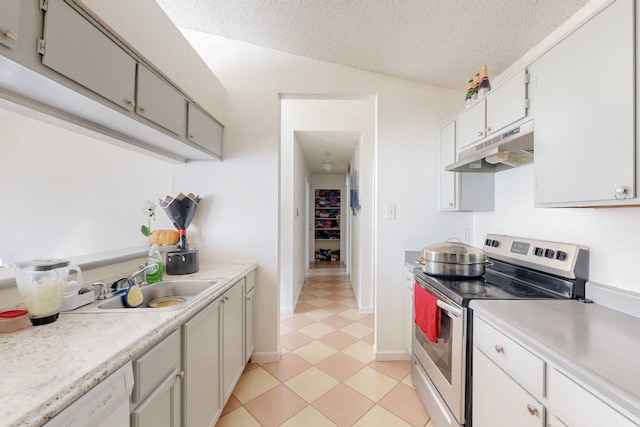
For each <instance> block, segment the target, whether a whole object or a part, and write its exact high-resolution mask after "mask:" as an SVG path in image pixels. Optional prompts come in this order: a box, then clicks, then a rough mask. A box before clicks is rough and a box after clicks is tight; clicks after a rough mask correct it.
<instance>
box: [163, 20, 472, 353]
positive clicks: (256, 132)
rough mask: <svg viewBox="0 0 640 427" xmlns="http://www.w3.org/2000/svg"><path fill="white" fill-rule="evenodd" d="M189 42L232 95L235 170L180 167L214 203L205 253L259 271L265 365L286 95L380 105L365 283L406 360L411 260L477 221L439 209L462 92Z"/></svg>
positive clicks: (227, 147)
mask: <svg viewBox="0 0 640 427" xmlns="http://www.w3.org/2000/svg"><path fill="white" fill-rule="evenodd" d="M186 35H187V38H188V39H189V40H190V41H191V42H192V44H193V45H194V47H195V48H196V50H198V52H199V53H200V54H201V55H202V56H203V58H204V59H205V62H207V63H208V64H209V65H210V67H211V68H212V69H213V71H214V72H215V74H216V75H217V76H218V78H219V79H220V81H221V82H222V83H223V85H224V86H225V88H226V113H225V114H226V123H225V124H226V126H227V127H226V128H225V135H224V138H225V142H224V158H225V161H224V162H222V163H221V164H215V165H203V164H192V165H186V166H178V167H176V176H175V178H176V184H177V185H184V186H189V187H190V188H193V190H191V191H194V190H197V191H199V192H200V193H201V194H205V195H206V196H208V197H210V199H211V201H212V206H211V215H210V216H209V217H208V218H207V219H206V222H207V223H206V227H207V241H205V242H203V244H201V245H200V247H201V249H203V251H204V252H205V253H206V254H207V255H211V256H213V257H214V258H216V259H221V260H250V261H256V262H258V264H259V270H258V278H257V279H258V280H257V295H256V296H257V316H258V319H259V322H258V325H257V327H258V331H257V337H258V342H257V352H258V354H257V356H259V357H260V356H264V357H265V358H267V357H272V356H274V355H275V354H277V351H278V348H277V345H278V344H277V335H278V327H279V326H278V319H279V316H278V313H279V291H280V283H279V274H278V269H279V260H278V257H277V254H278V250H279V246H278V245H279V244H278V236H279V230H278V228H277V226H275V224H278V214H279V207H278V206H279V205H278V197H279V195H278V188H279V182H278V177H279V167H280V166H279V163H278V158H279V136H280V129H279V126H280V115H279V114H280V113H279V111H280V110H279V108H280V105H279V101H280V94H283V93H285V94H294V93H299V94H346V95H347V96H357V95H368V96H373V97H377V103H378V127H377V135H376V138H377V148H376V149H377V153H376V158H377V159H378V160H377V164H375V165H374V168H375V169H374V172H376V173H375V174H374V176H377V189H378V191H377V198H378V200H377V202H376V200H374V198H373V197H369V196H368V194H373V183H372V186H371V188H363V189H362V190H363V193H362V194H363V197H362V198H363V200H362V206H363V211H362V212H363V213H364V212H368V214H369V215H371V218H372V222H371V225H372V226H374V227H375V231H376V233H377V240H376V241H371V242H365V249H366V250H369V251H371V253H375V256H376V258H375V259H376V263H375V266H374V270H373V272H372V274H370V275H368V276H363V277H362V280H363V281H369V282H370V283H374V289H376V291H375V292H376V294H375V297H374V304H375V310H376V314H377V316H376V317H377V319H378V320H377V325H376V326H377V329H376V349H377V351H378V353H379V354H384V357H392V356H393V355H395V354H398V353H402V354H406V349H404V343H403V342H402V334H399V333H398V331H399V330H401V329H402V328H403V327H404V325H403V324H402V315H401V312H402V301H401V286H402V279H403V272H404V251H405V250H406V249H415V248H421V247H422V246H425V245H426V244H429V243H433V242H436V241H440V240H444V239H446V238H448V237H451V236H458V237H464V230H465V229H466V228H470V227H471V220H472V217H471V215H465V214H462V215H450V214H449V215H446V214H445V215H443V214H441V213H439V212H438V206H437V205H438V198H437V194H438V191H437V182H438V172H437V165H438V158H439V156H438V130H439V127H440V126H441V125H442V124H444V123H445V122H446V121H448V120H450V119H451V117H453V116H454V114H455V113H456V112H458V111H460V110H461V109H462V108H463V96H464V95H463V94H460V93H456V92H454V91H450V90H445V89H439V88H435V87H431V86H428V85H423V84H417V83H412V82H409V81H404V80H400V79H394V78H390V77H386V76H381V75H376V74H373V73H368V72H364V71H360V70H355V69H352V68H348V67H343V66H339V65H335V64H330V63H325V62H321V61H316V60H311V59H308V58H302V57H297V56H294V55H289V54H285V53H282V52H277V51H273V50H270V49H264V48H259V47H256V46H251V45H248V44H244V43H240V42H235V41H231V40H225V39H222V38H219V37H215V36H210V35H205V34H201V33H196V32H187V33H186ZM364 160H365V161H366V159H364ZM369 192H371V193H369ZM387 203H394V204H395V205H397V212H398V218H397V219H396V220H393V221H387V220H379V221H377V222H376V223H374V222H373V219H374V217H376V216H377V217H380V212H384V206H385V204H387ZM365 210H366V211H365ZM383 217H384V215H382V217H381V218H383ZM365 228H366V226H365Z"/></svg>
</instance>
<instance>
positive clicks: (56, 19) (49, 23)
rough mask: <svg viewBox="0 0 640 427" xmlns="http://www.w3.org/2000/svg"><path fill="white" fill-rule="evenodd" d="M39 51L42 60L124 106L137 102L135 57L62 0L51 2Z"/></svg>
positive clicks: (127, 107)
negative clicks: (61, 0)
mask: <svg viewBox="0 0 640 427" xmlns="http://www.w3.org/2000/svg"><path fill="white" fill-rule="evenodd" d="M43 35H44V37H43V39H42V40H41V42H40V47H39V52H40V54H41V55H42V63H43V64H44V65H46V66H47V67H49V68H51V69H53V70H55V71H57V72H58V73H60V74H62V75H64V76H66V77H68V78H70V79H71V80H73V81H74V82H76V83H78V84H80V85H82V86H84V87H86V88H87V89H89V90H92V91H93V92H95V93H97V94H98V95H101V96H103V97H105V98H106V99H108V100H109V101H111V102H113V103H114V104H116V105H118V106H120V107H121V108H124V109H125V110H129V111H131V110H133V107H134V105H135V85H136V61H135V59H133V58H132V57H131V56H130V55H129V54H128V53H127V52H125V51H124V50H123V49H122V48H121V47H119V46H118V45H116V44H115V43H113V41H112V40H111V39H109V38H108V37H107V36H106V35H105V34H103V33H102V32H100V31H98V30H97V29H96V28H95V27H94V26H93V25H91V23H89V21H87V20H86V19H85V18H83V17H82V16H81V15H80V14H78V13H77V12H76V11H75V10H73V9H72V8H70V7H69V6H67V5H66V4H65V3H63V2H60V1H51V2H49V7H48V9H47V13H46V14H45V21H44V32H43Z"/></svg>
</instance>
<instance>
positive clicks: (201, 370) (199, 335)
mask: <svg viewBox="0 0 640 427" xmlns="http://www.w3.org/2000/svg"><path fill="white" fill-rule="evenodd" d="M247 284H248V287H247V286H246V285H247ZM247 289H248V290H247ZM254 295H255V272H251V273H249V274H248V275H247V276H246V277H243V278H241V279H240V280H237V281H236V282H235V283H233V284H232V285H231V287H230V288H229V289H228V290H227V291H226V292H224V293H223V294H222V295H220V296H219V297H218V298H216V299H215V300H214V301H213V302H211V303H210V304H209V305H207V306H206V307H205V308H203V309H202V310H200V312H198V313H197V314H196V315H194V316H193V317H192V318H190V319H189V320H187V321H186V322H184V323H183V324H182V326H181V327H180V329H178V330H175V331H173V332H172V333H171V334H170V335H168V336H167V337H166V338H164V339H163V340H162V341H160V342H159V343H157V344H156V345H155V346H153V347H152V348H151V349H150V350H148V351H147V352H145V353H144V354H142V355H141V356H139V357H138V358H136V359H134V361H133V375H134V387H133V391H132V394H131V405H130V409H131V426H132V427H178V426H188V427H191V426H194V427H200V426H203V427H209V426H213V425H215V423H216V421H217V420H218V418H219V417H220V414H221V413H222V408H224V405H225V404H226V402H227V400H228V399H229V397H230V396H231V393H232V392H233V388H234V387H235V386H236V384H237V382H238V380H239V379H240V376H241V375H242V372H243V371H244V367H245V365H246V362H247V360H248V359H249V358H250V357H251V354H252V353H253V349H254V346H255V344H254V343H255V340H254V337H255V334H254V321H255V317H254V304H255V302H254V298H253V296H254Z"/></svg>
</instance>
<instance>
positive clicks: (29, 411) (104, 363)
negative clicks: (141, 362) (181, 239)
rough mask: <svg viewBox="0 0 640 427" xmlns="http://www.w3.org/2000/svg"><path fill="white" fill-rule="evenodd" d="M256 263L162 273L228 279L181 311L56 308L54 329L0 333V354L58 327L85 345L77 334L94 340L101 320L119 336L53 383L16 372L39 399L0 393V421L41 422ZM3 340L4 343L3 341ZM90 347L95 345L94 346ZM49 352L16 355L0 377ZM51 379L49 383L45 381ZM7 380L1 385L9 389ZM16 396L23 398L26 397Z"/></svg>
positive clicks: (11, 426)
mask: <svg viewBox="0 0 640 427" xmlns="http://www.w3.org/2000/svg"><path fill="white" fill-rule="evenodd" d="M257 267H258V266H257V264H255V263H242V264H237V263H236V264H234V263H202V264H201V266H200V271H198V272H197V273H192V274H188V275H181V276H169V277H165V279H166V280H171V279H172V278H176V279H177V278H180V279H217V278H226V279H228V280H227V281H226V282H225V283H224V284H223V285H222V286H220V287H219V288H217V289H215V290H214V291H212V292H211V293H209V294H207V295H206V296H205V297H203V298H202V299H200V300H198V301H197V302H194V303H193V304H191V305H189V306H187V307H185V308H184V309H181V310H174V311H165V312H151V311H150V312H142V313H140V312H137V313H131V314H129V313H126V314H123V313H95V314H91V313H73V312H67V313H61V314H60V318H59V319H58V320H57V321H56V322H54V323H52V324H51V325H52V326H53V327H55V328H56V329H55V330H53V328H49V329H50V331H49V332H51V334H50V335H47V334H46V333H45V334H42V333H40V332H46V331H47V326H48V325H47V326H40V327H29V328H26V329H24V330H22V331H17V332H16V333H13V334H6V335H5V334H2V335H0V344H3V345H2V346H0V355H3V351H18V352H19V350H20V348H19V347H20V346H21V345H22V346H24V345H25V344H24V343H22V344H21V343H20V341H21V340H27V341H30V340H31V339H32V338H35V339H38V338H41V339H44V340H48V341H51V342H55V340H56V336H55V335H56V333H57V334H58V335H59V334H60V333H61V332H63V330H64V334H65V335H67V334H71V335H73V334H77V335H78V340H79V342H80V344H79V345H78V347H80V348H81V347H83V345H85V344H86V339H85V340H84V341H82V337H81V335H82V334H83V333H91V332H93V333H96V334H97V338H96V340H98V341H99V338H100V336H99V335H98V334H99V333H101V332H103V330H102V328H103V326H102V325H104V324H107V325H110V326H108V327H107V328H108V329H107V333H108V334H109V338H110V339H112V340H113V339H115V336H114V335H120V336H121V337H122V340H119V339H118V340H116V341H119V342H118V343H117V344H116V345H112V346H109V349H108V350H107V351H99V352H98V353H99V358H97V359H96V360H95V361H92V360H89V361H88V360H84V363H83V364H82V363H79V364H82V366H83V368H79V369H77V370H70V371H69V372H67V376H65V377H64V379H63V380H61V381H60V382H59V383H57V384H55V376H54V379H49V381H48V382H47V381H44V382H43V380H41V379H40V377H38V380H40V382H36V381H34V380H33V378H34V375H27V376H26V378H25V377H24V376H20V375H19V372H18V376H20V377H21V378H20V382H25V381H26V382H27V383H29V382H31V383H33V384H31V385H27V386H23V387H22V392H23V394H27V393H29V394H32V393H33V392H36V391H37V392H41V393H40V396H41V398H39V399H38V400H39V403H38V404H34V403H33V401H28V402H26V404H24V403H25V402H23V401H21V400H20V396H17V397H16V396H15V394H13V395H11V396H9V397H8V396H7V393H4V392H3V393H0V396H2V397H0V420H2V421H0V426H5V425H6V426H7V427H23V426H41V425H43V424H44V423H46V422H47V421H49V420H50V419H51V418H53V417H54V416H55V415H56V414H58V413H59V412H61V411H62V410H63V409H64V408H66V407H67V406H69V405H70V404H71V403H73V402H74V401H75V400H77V399H78V398H80V397H81V396H82V395H83V394H84V393H86V392H87V391H89V390H90V389H91V388H93V387H95V386H96V385H97V384H98V383H100V382H101V381H102V380H104V379H105V378H107V377H108V376H109V375H111V374H112V373H113V372H115V371H116V370H117V369H119V368H120V367H122V366H123V365H125V364H126V363H127V362H129V361H131V360H133V358H134V357H137V356H138V355H140V354H142V353H143V352H144V351H146V350H148V349H149V348H151V347H152V346H153V345H154V344H155V343H157V342H158V341H159V340H160V339H162V338H163V337H165V336H167V335H168V334H169V333H170V332H172V331H174V330H176V329H177V328H178V327H179V326H180V325H181V324H182V323H184V322H185V321H186V320H188V319H189V318H191V317H193V316H194V315H195V314H196V313H197V312H199V311H200V310H201V309H202V308H204V307H205V306H206V305H207V304H209V303H211V302H212V301H214V300H215V299H216V298H218V297H219V296H220V295H221V294H223V293H224V292H226V291H227V290H228V289H229V288H231V287H232V286H233V285H234V284H235V283H237V281H238V280H239V279H240V278H242V277H244V276H246V275H247V274H249V273H250V272H251V271H253V270H255V269H257ZM75 325H82V327H83V328H84V331H81V330H76V329H74V328H73V327H74V326H75ZM66 326H70V327H71V328H70V329H71V330H69V331H68V330H66V329H65V327H66ZM43 328H44V329H43ZM132 328H133V330H132ZM87 331H88V332H87ZM127 333H129V335H122V334H127ZM65 338H66V339H72V338H73V337H72V336H71V337H68V336H66V337H65ZM7 342H8V345H5V344H7ZM42 345H43V346H47V345H46V341H45V342H44V343H42ZM103 346H104V342H103ZM16 347H17V349H16ZM72 350H74V349H69V350H67V351H72ZM105 350H106V349H105ZM93 351H96V350H95V349H94V350H93ZM54 356H55V355H52V354H50V353H45V354H42V353H41V352H38V351H35V352H33V353H32V355H30V356H27V357H21V359H22V360H16V363H15V364H14V365H13V366H9V367H8V372H4V374H5V375H3V377H4V378H7V376H6V375H12V374H13V375H15V372H14V370H18V371H20V370H23V372H28V371H27V370H28V369H30V368H31V369H32V368H33V365H32V364H33V363H35V359H34V358H39V357H40V358H42V357H45V358H47V357H48V358H53V357H54ZM0 359H2V360H3V362H4V361H5V360H6V359H5V358H4V357H0ZM40 363H42V362H40ZM52 363H53V366H51V369H55V367H56V365H55V364H56V363H58V364H62V363H64V361H57V362H52ZM68 363H71V364H72V363H74V359H73V358H71V359H70V360H68ZM3 365H4V364H3ZM16 365H17V369H16ZM35 365H36V366H37V365H38V363H35ZM4 369H5V366H2V367H0V372H2V371H3V370H4ZM50 376H51V375H50ZM14 380H15V378H14ZM51 382H53V383H54V384H50V383H51ZM14 383H16V384H17V383H18V382H17V381H13V382H12V383H11V384H14ZM11 384H10V385H9V386H8V387H7V388H10V387H11ZM2 388H3V387H2V386H0V390H2ZM43 389H44V390H45V391H44V392H42V390H43ZM4 391H8V390H4ZM18 394H19V393H18ZM22 397H23V398H24V397H26V396H22ZM7 400H11V402H10V404H9V405H8V406H9V407H6V406H5V404H6V403H7V402H6V401H7ZM5 423H7V424H5Z"/></svg>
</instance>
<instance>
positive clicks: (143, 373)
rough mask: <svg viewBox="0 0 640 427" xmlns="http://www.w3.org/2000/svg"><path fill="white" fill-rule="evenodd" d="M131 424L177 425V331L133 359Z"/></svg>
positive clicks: (139, 426)
mask: <svg viewBox="0 0 640 427" xmlns="http://www.w3.org/2000/svg"><path fill="white" fill-rule="evenodd" d="M133 376H134V386H133V392H132V394H131V426H132V427H178V426H180V425H181V403H182V397H181V384H182V378H183V377H184V374H183V371H182V370H181V365H180V331H179V330H176V331H174V332H172V333H171V334H170V335H169V336H167V337H166V338H164V339H163V340H162V341H160V342H159V343H158V344H156V345H155V346H154V347H153V348H151V349H150V350H149V351H147V352H146V353H144V354H143V355H142V356H140V357H138V358H137V359H135V360H134V361H133Z"/></svg>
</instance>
